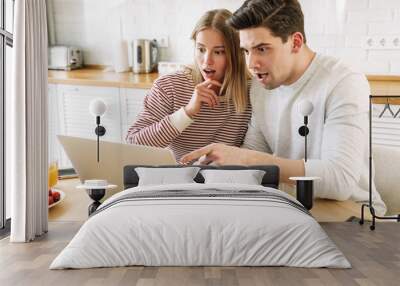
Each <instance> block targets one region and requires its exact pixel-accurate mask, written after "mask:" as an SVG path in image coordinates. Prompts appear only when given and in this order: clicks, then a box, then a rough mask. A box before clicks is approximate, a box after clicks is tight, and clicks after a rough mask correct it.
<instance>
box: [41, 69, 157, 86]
mask: <svg viewBox="0 0 400 286" xmlns="http://www.w3.org/2000/svg"><path fill="white" fill-rule="evenodd" d="M157 77H158V73H149V74H134V73H132V72H124V73H116V72H113V71H111V72H106V71H104V68H99V67H86V68H83V69H77V70H72V71H56V70H49V71H48V82H49V83H59V84H77V85H90V86H107V87H128V88H140V89H149V88H151V86H152V84H153V82H154V81H155V80H156V79H157Z"/></svg>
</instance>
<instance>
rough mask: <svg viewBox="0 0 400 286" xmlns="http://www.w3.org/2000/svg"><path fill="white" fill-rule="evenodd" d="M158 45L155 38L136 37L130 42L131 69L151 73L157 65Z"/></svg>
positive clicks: (135, 71)
mask: <svg viewBox="0 0 400 286" xmlns="http://www.w3.org/2000/svg"><path fill="white" fill-rule="evenodd" d="M158 54H159V51H158V45H157V41H156V40H147V39H136V40H134V41H133V42H132V61H133V62H132V71H133V72H134V73H151V72H153V71H154V70H155V69H156V67H157V62H158Z"/></svg>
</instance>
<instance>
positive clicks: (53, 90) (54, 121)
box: [47, 84, 62, 162]
mask: <svg viewBox="0 0 400 286" xmlns="http://www.w3.org/2000/svg"><path fill="white" fill-rule="evenodd" d="M47 104H48V122H49V123H48V124H49V129H48V143H49V146H48V156H49V158H48V160H49V162H53V161H58V159H59V158H60V155H61V151H62V147H61V145H60V143H59V142H58V140H57V134H58V133H59V130H60V128H59V126H60V120H59V116H58V115H59V110H58V99H57V85H56V84H49V85H48V101H47Z"/></svg>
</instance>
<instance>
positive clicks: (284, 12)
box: [228, 0, 306, 43]
mask: <svg viewBox="0 0 400 286" xmlns="http://www.w3.org/2000/svg"><path fill="white" fill-rule="evenodd" d="M228 24H229V25H231V26H232V27H233V28H235V29H237V30H243V29H247V28H257V27H265V28H268V29H269V30H270V31H271V32H272V34H273V35H274V36H276V37H280V38H281V39H282V41H283V42H284V43H285V42H286V41H287V40H288V37H289V36H290V35H292V34H294V33H295V32H300V33H302V34H303V37H304V43H305V42H306V34H305V33H304V15H303V12H302V11H301V6H300V3H299V2H298V1H297V0H246V1H245V2H244V3H243V5H242V6H241V7H240V8H239V9H238V10H237V11H236V12H235V13H233V15H232V17H231V18H230V19H229V20H228Z"/></svg>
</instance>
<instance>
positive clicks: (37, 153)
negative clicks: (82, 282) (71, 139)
mask: <svg viewBox="0 0 400 286" xmlns="http://www.w3.org/2000/svg"><path fill="white" fill-rule="evenodd" d="M14 11H15V18H14V47H13V60H14V68H13V75H12V92H11V96H10V97H8V98H6V102H7V110H6V150H7V154H6V164H7V165H6V166H7V168H6V169H7V171H6V180H7V183H6V184H7V187H9V188H10V190H11V236H10V241H12V242H28V241H31V240H33V239H35V237H36V236H40V235H42V234H43V233H44V232H47V219H48V208H47V201H48V199H47V196H48V194H47V193H48V190H47V148H48V146H47V124H48V122H47V22H46V1H45V0H18V1H15V10H14Z"/></svg>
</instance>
